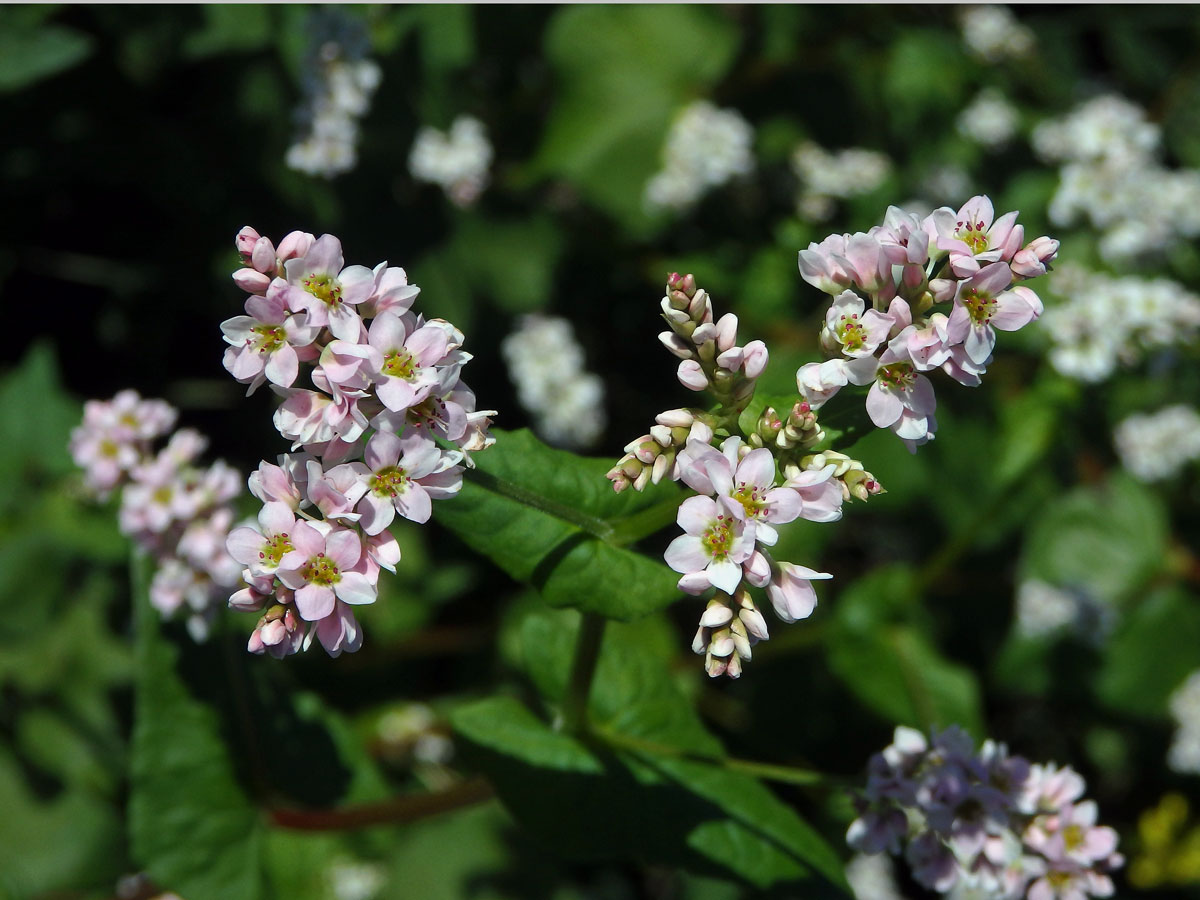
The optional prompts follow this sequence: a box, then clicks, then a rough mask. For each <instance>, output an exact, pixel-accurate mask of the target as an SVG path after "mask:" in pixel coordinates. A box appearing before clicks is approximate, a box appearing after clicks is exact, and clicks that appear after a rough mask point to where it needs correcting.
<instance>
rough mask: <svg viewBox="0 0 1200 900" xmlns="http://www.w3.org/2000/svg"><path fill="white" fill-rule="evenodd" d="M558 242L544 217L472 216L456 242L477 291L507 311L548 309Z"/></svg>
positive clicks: (560, 240)
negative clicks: (503, 217)
mask: <svg viewBox="0 0 1200 900" xmlns="http://www.w3.org/2000/svg"><path fill="white" fill-rule="evenodd" d="M562 244H563V235H562V231H561V229H560V228H559V227H558V226H556V225H555V223H554V221H553V220H552V219H550V218H549V217H548V216H534V217H530V218H528V219H522V220H520V221H511V222H503V221H498V220H489V219H485V218H483V217H481V216H470V217H467V218H465V219H464V220H463V222H462V225H461V227H460V229H459V232H458V234H456V235H455V238H454V248H455V251H456V252H457V254H458V258H459V259H460V260H461V261H462V263H463V265H465V266H466V269H467V273H468V275H469V276H470V277H471V280H472V281H473V282H474V284H475V285H476V287H477V289H478V290H479V291H480V292H481V293H483V294H484V295H491V296H492V297H493V298H494V299H495V301H496V303H497V304H498V305H499V306H500V307H501V308H503V309H504V310H506V311H508V312H510V313H516V312H529V311H531V310H535V309H541V308H542V307H544V306H545V305H546V303H547V301H548V300H549V299H550V292H551V288H552V286H553V278H554V266H555V263H556V262H557V261H558V256H559V253H560V252H561V250H562Z"/></svg>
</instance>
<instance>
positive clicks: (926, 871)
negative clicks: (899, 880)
mask: <svg viewBox="0 0 1200 900" xmlns="http://www.w3.org/2000/svg"><path fill="white" fill-rule="evenodd" d="M904 857H905V859H907V860H908V864H909V866H910V867H911V869H912V874H913V878H915V879H916V880H917V882H918V883H920V884H922V885H924V886H925V887H927V888H931V889H932V890H935V891H937V892H938V893H939V894H944V893H946V892H947V891H949V890H950V889H951V888H952V887H954V885H955V882H957V881H958V877H959V867H958V863H957V862H956V861H955V859H954V854H952V853H951V852H950V850H949V849H948V848H947V847H946V846H945V845H944V844H943V843H942V842H941V840H940V839H939V838H938V837H937V835H935V834H934V833H933V832H931V831H925V832H922V833H921V834H919V835H918V836H917V837H915V838H914V839H913V840H911V841H909V843H908V849H907V850H906V851H905V853H904Z"/></svg>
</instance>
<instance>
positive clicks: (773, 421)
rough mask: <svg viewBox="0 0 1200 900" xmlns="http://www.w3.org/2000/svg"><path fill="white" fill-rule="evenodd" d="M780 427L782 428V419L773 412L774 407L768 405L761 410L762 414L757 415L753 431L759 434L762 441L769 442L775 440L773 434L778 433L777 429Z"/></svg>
mask: <svg viewBox="0 0 1200 900" xmlns="http://www.w3.org/2000/svg"><path fill="white" fill-rule="evenodd" d="M781 428H783V420H781V419H780V418H779V414H778V413H777V412H775V407H773V406H768V407H767V408H766V409H764V410H763V411H762V415H761V416H759V417H758V424H757V425H755V427H754V432H755V434H757V435H759V436H761V437H762V439H763V440H764V441H766V442H768V443H770V442H772V441H774V440H775V436H776V435H777V434H779V429H781Z"/></svg>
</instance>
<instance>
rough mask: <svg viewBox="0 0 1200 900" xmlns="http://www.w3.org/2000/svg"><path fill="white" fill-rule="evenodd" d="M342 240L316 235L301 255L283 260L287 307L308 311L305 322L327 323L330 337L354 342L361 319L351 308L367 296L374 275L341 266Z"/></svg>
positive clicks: (371, 289) (373, 280)
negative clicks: (330, 332)
mask: <svg viewBox="0 0 1200 900" xmlns="http://www.w3.org/2000/svg"><path fill="white" fill-rule="evenodd" d="M342 262H343V261H342V242H341V241H339V240H338V239H337V238H336V237H334V236H333V235H331V234H324V235H321V237H319V238H317V240H316V241H314V242H313V244H312V246H310V247H309V248H308V250H307V252H306V253H305V254H304V255H303V256H298V257H296V258H294V259H289V260H287V261H286V262H285V263H284V270H285V272H286V273H287V282H288V291H287V297H288V306H290V307H291V309H293V310H295V311H301V310H306V311H307V312H308V324H309V325H314V326H317V327H322V326H326V325H327V326H328V327H329V330H330V331H332V332H333V335H334V337H338V338H341V339H342V340H344V341H351V342H356V341H357V340H358V335H359V331H360V330H361V329H362V320H361V319H360V318H359V316H358V313H357V312H355V311H354V307H355V306H357V305H358V304H360V303H362V302H364V301H365V300H367V299H368V298H370V296H371V294H372V293H373V292H374V290H375V274H374V273H373V272H372V271H371V270H370V269H368V268H367V267H366V266H347V267H345V268H343V267H342Z"/></svg>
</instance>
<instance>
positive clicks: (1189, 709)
mask: <svg viewBox="0 0 1200 900" xmlns="http://www.w3.org/2000/svg"><path fill="white" fill-rule="evenodd" d="M1171 715H1172V716H1174V717H1175V721H1176V722H1177V723H1178V725H1179V730H1178V731H1176V732H1175V739H1174V740H1173V741H1172V742H1171V749H1170V750H1168V751H1167V765H1168V766H1170V767H1171V768H1172V769H1173V770H1175V771H1176V772H1185V773H1190V774H1197V775H1200V669H1197V670H1196V671H1195V672H1193V673H1192V674H1191V675H1189V676H1188V677H1187V680H1186V681H1184V683H1183V684H1182V685H1180V686H1179V687H1178V688H1176V690H1175V693H1173V694H1172V695H1171Z"/></svg>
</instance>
